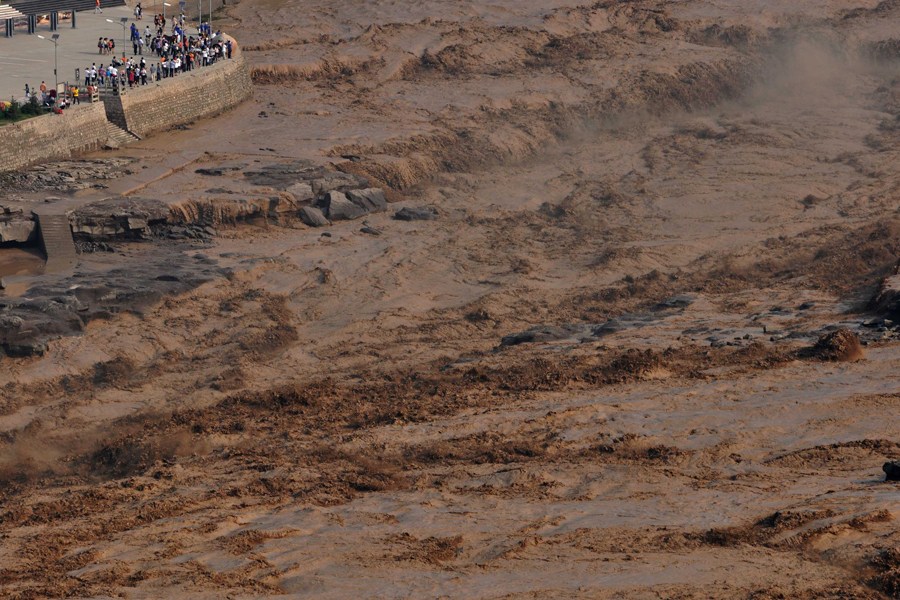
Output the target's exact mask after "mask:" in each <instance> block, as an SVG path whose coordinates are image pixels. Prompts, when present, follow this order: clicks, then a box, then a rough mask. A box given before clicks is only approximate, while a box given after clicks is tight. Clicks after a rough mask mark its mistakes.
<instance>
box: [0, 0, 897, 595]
mask: <svg viewBox="0 0 900 600" xmlns="http://www.w3.org/2000/svg"><path fill="white" fill-rule="evenodd" d="M226 13H227V16H228V19H229V20H228V21H227V23H228V25H227V27H226V30H228V31H229V32H232V33H234V34H235V36H236V37H237V38H238V39H239V40H240V41H241V44H242V46H243V49H244V52H245V53H246V56H247V58H248V60H249V61H250V62H251V64H252V66H253V69H254V70H253V76H254V81H255V84H256V90H255V97H254V99H253V100H252V101H250V102H248V103H246V104H244V105H242V106H241V107H239V108H237V109H236V110H234V111H232V112H230V113H228V114H226V115H222V116H220V117H218V118H216V119H212V120H207V121H202V122H197V123H194V124H193V125H191V126H190V127H189V128H188V129H186V130H180V131H172V132H169V133H166V134H164V135H160V136H156V137H153V138H149V139H146V140H142V141H140V142H138V143H137V144H135V145H134V146H131V147H128V148H126V149H123V150H120V151H117V152H115V153H106V154H102V155H98V157H97V158H109V157H111V156H113V157H125V158H131V159H135V160H137V161H139V162H138V163H137V164H139V165H141V166H146V167H147V169H145V170H144V174H143V175H142V174H141V172H139V171H138V172H136V174H134V175H133V176H132V178H131V179H128V176H126V177H123V178H122V179H121V180H120V181H117V182H115V183H114V184H113V185H115V186H118V188H117V189H121V190H125V191H127V190H132V189H135V190H139V191H136V192H134V194H133V195H134V196H139V197H141V198H148V199H153V200H160V201H162V202H165V203H167V204H169V205H170V206H171V207H173V212H175V213H177V214H183V215H184V214H194V213H196V212H198V211H200V210H204V208H203V207H210V206H213V207H217V208H218V209H219V212H218V213H217V214H218V215H220V219H221V222H220V223H217V235H216V237H215V238H214V239H213V240H211V241H204V242H202V243H199V242H198V243H186V244H183V245H171V244H168V245H167V243H166V242H164V241H160V240H156V241H148V242H128V243H125V242H115V243H114V246H115V248H116V252H117V253H121V254H122V255H124V257H125V258H127V259H128V261H129V262H128V264H131V265H136V266H133V267H129V268H132V269H134V270H133V273H134V276H135V277H142V276H143V277H149V275H147V273H149V272H150V271H149V269H146V270H144V271H143V275H141V273H142V270H141V267H140V266H139V265H137V263H139V262H140V260H141V256H142V255H146V256H150V255H151V254H153V256H155V258H156V262H165V261H178V260H179V257H181V258H180V260H182V261H183V262H184V263H185V264H188V263H190V262H191V261H197V260H201V259H202V261H208V264H209V265H212V266H211V267H210V271H211V272H212V271H215V272H216V273H218V275H213V276H210V277H208V278H206V279H204V281H203V282H200V281H197V282H196V284H194V285H191V286H190V290H189V291H184V292H183V293H179V294H177V295H174V296H172V295H169V296H167V297H163V298H162V299H160V300H159V301H158V302H156V303H151V304H149V305H147V306H143V307H142V308H141V310H139V311H130V310H128V309H127V308H123V309H122V310H121V312H117V313H114V314H109V315H108V316H107V317H106V318H103V319H98V320H92V321H90V322H89V323H87V324H86V325H85V326H84V329H83V332H82V333H81V334H80V335H77V336H68V337H63V338H61V339H58V340H55V341H53V342H52V343H50V345H49V348H48V350H47V352H46V353H45V354H44V356H42V357H34V358H28V359H16V360H13V359H9V358H4V359H3V367H4V368H3V369H2V370H0V432H2V438H0V440H2V441H0V444H2V445H0V476H2V478H3V482H4V485H3V487H2V491H0V533H2V536H3V538H2V542H0V589H2V593H3V595H5V596H9V597H13V598H36V597H65V596H69V597H72V596H75V597H104V596H113V595H122V596H125V597H133V598H155V597H161V596H166V597H191V598H194V597H196V598H221V597H225V596H226V595H227V596H230V597H235V598H253V597H268V596H274V597H277V596H284V597H295V598H346V597H351V596H352V597H371V598H375V597H378V598H408V597H413V598H419V597H452V598H456V597H461V598H660V597H662V598H721V599H726V598H729V599H730V598H748V599H749V598H754V599H762V598H895V597H897V590H898V585H900V583H898V581H900V579H898V578H900V558H898V553H897V550H896V549H897V547H898V543H900V532H898V527H897V521H896V519H897V517H898V514H897V511H898V508H897V507H898V506H900V503H898V501H900V488H898V487H897V485H896V484H895V483H890V482H885V481H884V474H883V473H882V471H881V466H882V464H883V463H884V462H885V461H887V460H897V459H898V458H900V439H898V437H897V427H896V422H897V418H898V416H900V405H898V393H897V390H898V375H897V372H898V364H900V345H898V343H897V336H898V335H900V332H898V330H897V329H896V326H895V325H894V319H895V318H897V317H900V315H894V314H887V313H881V314H872V313H871V312H867V308H866V307H867V303H868V302H869V300H870V298H871V297H872V295H873V294H874V293H875V291H876V289H877V288H878V285H879V282H880V281H881V279H882V278H884V277H885V276H888V275H889V274H891V273H892V272H893V271H894V267H895V265H896V263H897V260H898V257H900V243H898V233H900V220H898V217H897V209H898V203H897V199H898V190H900V169H898V165H900V160H898V159H900V145H898V143H897V142H898V139H900V138H898V135H900V127H897V123H898V119H900V61H898V55H897V54H896V51H895V50H892V49H896V47H897V46H896V40H897V39H898V37H900V31H898V29H897V23H898V22H900V5H898V4H897V3H896V2H893V1H891V0H888V1H885V2H880V3H879V2H876V1H850V0H846V1H844V0H841V1H832V2H811V1H810V2H795V3H790V4H789V5H785V4H784V3H774V2H750V3H748V2H736V1H735V2H717V3H711V2H705V1H699V0H698V1H693V0H691V1H689V2H678V3H675V2H671V3H667V2H628V3H624V2H618V3H617V2H611V1H610V2H594V3H584V2H579V1H577V0H571V1H559V2H551V3H546V2H545V3H530V2H503V1H499V0H497V1H492V2H479V3H474V2H454V3H440V2H424V3H399V2H387V1H380V0H379V1H375V2H371V1H370V2H352V1H346V0H345V1H342V2H338V3H334V2H318V1H307V2H299V1H294V2H291V1H278V2H274V1H258V2H257V1H253V0H243V1H242V2H241V3H239V4H237V5H230V6H229V7H228V8H227V10H226ZM166 153H174V154H175V155H177V156H179V157H183V161H182V162H183V163H184V164H182V165H181V166H180V167H179V168H173V167H172V165H171V164H170V163H172V162H173V159H172V158H171V155H169V156H166ZM180 160H181V159H180ZM298 160H308V161H311V163H313V164H316V165H326V166H330V167H331V168H334V169H338V170H342V171H345V172H349V173H356V174H360V175H363V176H366V177H368V178H369V179H370V181H371V182H372V184H373V185H376V186H378V187H382V188H384V189H385V190H386V191H387V194H388V197H389V199H390V200H391V204H390V207H389V210H388V212H385V213H377V214H372V215H367V216H366V217H365V225H366V226H367V227H368V228H369V230H370V232H368V233H367V232H364V231H362V230H361V229H362V227H363V219H360V220H357V221H342V222H337V221H336V222H335V223H334V224H332V225H331V226H329V227H327V228H324V229H315V228H308V227H306V226H304V225H303V224H302V223H300V222H299V221H292V220H290V219H282V220H278V221H277V222H276V221H269V220H267V219H256V220H254V221H253V222H252V223H232V222H230V221H229V220H228V216H229V211H230V210H232V211H236V210H238V208H235V207H236V206H239V205H240V206H245V204H246V203H247V202H249V203H253V202H257V201H260V200H259V199H265V198H268V197H271V196H273V195H276V194H277V193H279V192H280V191H281V189H280V188H279V187H278V184H277V182H266V181H261V180H259V178H256V179H254V178H253V177H248V176H247V174H248V173H250V172H253V171H257V170H259V169H262V168H263V167H266V166H271V165H286V164H294V163H296V161H298ZM132 168H133V167H132ZM217 168H218V169H221V172H220V173H219V174H216V175H203V174H198V173H197V169H214V170H215V169H217ZM135 170H136V169H135ZM147 173H150V175H147ZM151 175H152V176H151ZM132 183H134V185H131V184H132ZM87 193H94V192H79V194H81V196H80V198H83V197H84V195H85V194H87ZM96 193H97V194H98V196H99V195H102V194H105V193H108V192H106V191H100V192H96ZM116 193H121V192H116ZM238 201H239V202H238ZM79 202H80V200H79ZM241 202H244V203H245V204H240V203H241ZM421 206H430V207H434V208H435V209H436V211H437V215H438V216H437V219H435V220H429V221H412V222H406V221H400V220H397V219H394V218H392V216H393V213H394V211H395V210H397V209H400V208H401V207H421ZM371 230H375V231H377V232H380V235H374V234H372V233H371ZM323 232H324V233H327V234H329V235H323ZM163 246H165V247H166V252H168V253H170V254H162V253H161V252H162V251H161V248H162V247H163ZM170 256H171V258H169V257H170ZM117 257H118V255H117V254H104V255H102V256H101V255H100V254H93V255H92V254H85V255H82V261H83V264H84V268H86V269H93V270H94V271H96V272H102V269H103V268H111V266H110V265H112V264H113V263H114V262H115V260H117ZM198 257H199V258H198ZM123 260H124V259H123ZM204 264H207V263H205V262H204ZM153 273H154V275H153V276H154V277H156V276H157V274H156V272H155V271H154V272H153ZM59 285H63V283H60V284H59ZM124 306H126V307H127V303H126V304H124ZM885 319H886V320H885ZM839 329H841V330H846V331H847V332H848V333H842V334H840V335H839V337H838V338H827V336H828V334H830V333H833V332H835V331H837V330H839ZM826 338H827V340H829V341H828V342H827V343H826V342H824V341H820V340H823V339H826ZM856 338H859V340H861V343H862V345H860V346H856V344H855V340H856ZM834 339H839V340H843V341H844V342H846V344H845V345H839V344H836V343H835V342H834V341H833V340H834ZM829 344H830V345H829Z"/></svg>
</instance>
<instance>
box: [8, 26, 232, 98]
mask: <svg viewBox="0 0 900 600" xmlns="http://www.w3.org/2000/svg"><path fill="white" fill-rule="evenodd" d="M138 18H139V17H138ZM153 23H154V27H155V28H156V32H155V34H154V33H153V31H152V30H151V29H150V26H149V25H147V26H146V27H145V28H144V31H143V32H141V31H140V30H139V29H138V27H137V25H136V24H135V23H132V24H131V41H132V48H133V50H134V53H133V55H132V57H131V58H128V57H127V56H126V54H125V53H124V52H123V53H122V54H121V56H119V55H117V53H116V44H115V41H114V40H113V39H112V38H100V39H98V41H97V48H98V53H99V54H100V55H104V56H105V55H109V56H111V57H112V58H111V59H110V62H109V63H108V64H104V63H101V64H100V65H99V66H98V65H97V63H96V62H95V63H92V64H91V66H90V67H87V68H85V70H84V88H85V89H84V90H83V91H84V92H86V93H87V95H92V94H93V93H94V92H95V91H98V90H99V89H101V88H104V89H112V90H116V91H117V90H119V89H120V88H124V87H125V86H128V87H135V86H142V85H147V84H149V83H152V82H154V81H160V80H162V79H167V78H169V77H175V76H176V75H178V74H179V73H186V72H188V71H192V70H194V69H197V68H200V67H206V66H210V65H212V64H214V63H216V62H218V61H220V60H226V59H230V58H231V57H232V54H233V52H234V47H233V42H232V41H231V40H230V39H225V38H224V37H223V36H222V35H221V32H219V31H217V32H215V33H213V32H212V28H211V27H210V26H209V24H208V23H201V24H200V26H199V27H198V32H197V33H196V34H188V33H187V31H186V30H185V28H184V15H181V16H180V18H175V19H173V20H172V21H171V22H170V23H169V24H170V27H171V29H170V31H171V32H170V33H169V34H166V33H165V28H166V24H167V20H166V18H165V17H164V16H163V15H155V16H154V18H153ZM145 49H147V55H146V56H145V54H144V50H145ZM68 90H69V91H68V94H60V95H59V97H57V93H56V90H52V89H50V90H48V88H47V84H46V83H45V82H43V81H42V82H41V85H40V88H39V89H35V88H33V87H32V86H29V85H27V84H26V86H25V101H26V102H28V101H31V99H32V98H34V99H36V100H37V101H38V103H39V104H40V105H42V106H44V107H45V108H51V109H57V110H58V109H59V108H65V106H66V105H71V104H80V103H81V99H82V90H81V89H79V87H78V86H72V87H70V88H68Z"/></svg>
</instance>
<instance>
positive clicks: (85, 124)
mask: <svg viewBox="0 0 900 600" xmlns="http://www.w3.org/2000/svg"><path fill="white" fill-rule="evenodd" d="M232 41H233V40H232ZM252 93H253V88H252V85H251V81H250V71H249V69H248V68H247V65H246V64H245V63H244V58H243V56H242V54H241V51H240V49H238V48H237V44H235V50H234V53H233V55H232V58H231V59H226V60H221V61H219V62H218V63H216V64H215V65H212V66H210V67H205V68H201V69H196V70H194V71H191V72H189V73H181V74H180V75H176V76H175V77H173V78H170V79H164V80H162V81H160V82H153V83H152V84H150V85H147V86H141V87H139V88H134V89H130V90H128V92H127V93H126V94H125V95H124V96H108V97H104V98H103V102H97V103H94V104H82V105H80V106H75V107H72V108H69V109H66V110H65V111H63V114H61V115H57V114H48V115H43V116H40V117H35V118H33V119H28V120H26V121H21V122H19V123H13V124H9V125H3V126H0V171H15V170H16V169H21V168H23V167H27V166H30V165H33V164H36V163H40V162H45V161H50V160H59V159H65V158H70V157H72V156H74V155H76V154H80V153H83V152H90V151H92V150H98V149H100V148H102V147H103V146H104V145H105V144H106V142H107V140H108V138H109V131H108V129H107V120H109V121H111V122H113V123H115V124H116V125H118V126H119V127H121V128H123V129H127V130H128V131H131V132H132V133H136V134H137V135H139V136H142V137H143V136H146V135H150V134H152V133H155V132H159V131H165V130H167V129H170V128H172V127H175V126H177V125H184V124H186V123H190V122H191V121H194V120H196V119H201V118H204V117H211V116H213V115H216V114H218V113H221V112H224V111H226V110H228V109H230V108H233V107H235V106H237V105H238V104H240V103H241V102H243V101H244V100H246V99H247V98H249V97H250V96H251V95H252Z"/></svg>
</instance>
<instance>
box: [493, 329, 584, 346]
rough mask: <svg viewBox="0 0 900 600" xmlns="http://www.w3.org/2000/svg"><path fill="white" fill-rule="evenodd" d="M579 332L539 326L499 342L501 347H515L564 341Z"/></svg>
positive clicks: (508, 336) (506, 337) (505, 337)
mask: <svg viewBox="0 0 900 600" xmlns="http://www.w3.org/2000/svg"><path fill="white" fill-rule="evenodd" d="M578 331H580V328H573V327H566V326H564V327H556V326H553V325H541V326H539V327H532V328H531V329H528V330H527V331H522V332H519V333H513V334H511V335H507V336H504V337H503V339H502V340H500V345H501V346H517V345H519V344H527V343H533V342H552V341H555V340H564V339H566V338H570V337H572V336H573V335H575V334H576V333H578Z"/></svg>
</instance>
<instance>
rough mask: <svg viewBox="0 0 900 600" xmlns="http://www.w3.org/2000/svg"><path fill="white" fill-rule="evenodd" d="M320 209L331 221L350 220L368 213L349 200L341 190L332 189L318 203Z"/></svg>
mask: <svg viewBox="0 0 900 600" xmlns="http://www.w3.org/2000/svg"><path fill="white" fill-rule="evenodd" d="M320 205H321V207H322V211H323V212H324V213H325V216H327V217H328V218H329V219H331V220H332V221H350V220H353V219H358V218H360V217H362V216H363V215H366V214H368V211H367V210H366V209H365V208H363V207H362V206H359V205H358V204H355V203H353V202H351V201H350V199H349V198H347V195H346V194H344V193H343V192H338V191H336V190H332V191H330V192H328V193H327V194H325V197H324V198H323V199H322V201H321V203H320Z"/></svg>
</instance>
